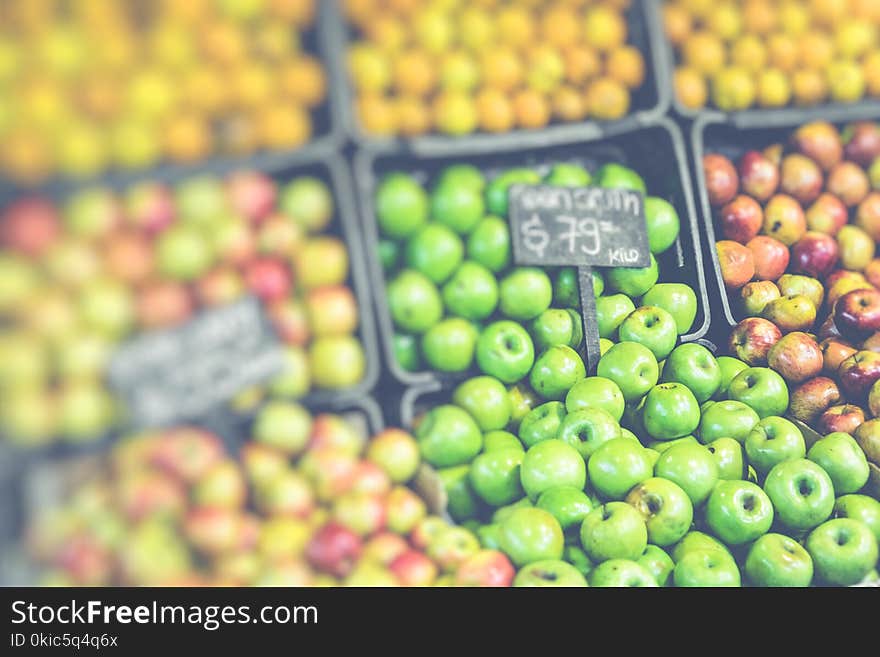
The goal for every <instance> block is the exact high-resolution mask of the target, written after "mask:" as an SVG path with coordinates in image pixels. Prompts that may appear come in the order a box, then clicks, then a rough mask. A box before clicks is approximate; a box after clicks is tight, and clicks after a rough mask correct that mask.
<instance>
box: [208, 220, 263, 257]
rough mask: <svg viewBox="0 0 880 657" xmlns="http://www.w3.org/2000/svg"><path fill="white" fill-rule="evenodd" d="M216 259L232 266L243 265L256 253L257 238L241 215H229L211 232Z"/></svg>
mask: <svg viewBox="0 0 880 657" xmlns="http://www.w3.org/2000/svg"><path fill="white" fill-rule="evenodd" d="M211 243H212V246H213V251H214V254H215V256H216V257H217V260H219V261H220V262H224V263H226V264H228V265H233V266H234V267H243V266H245V265H246V264H247V263H248V262H250V261H251V259H252V258H254V256H255V255H256V253H257V238H256V236H255V235H254V233H253V231H252V230H251V227H250V226H249V225H248V224H247V222H246V221H245V220H244V219H242V218H241V217H236V216H235V215H230V216H229V217H225V218H223V219H222V220H221V221H219V222H218V224H217V226H216V227H215V228H214V229H213V231H212V234H211Z"/></svg>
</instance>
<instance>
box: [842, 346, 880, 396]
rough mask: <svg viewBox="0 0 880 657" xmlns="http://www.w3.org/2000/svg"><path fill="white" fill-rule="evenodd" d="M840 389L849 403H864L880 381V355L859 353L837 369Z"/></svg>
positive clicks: (872, 352)
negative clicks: (875, 383)
mask: <svg viewBox="0 0 880 657" xmlns="http://www.w3.org/2000/svg"><path fill="white" fill-rule="evenodd" d="M837 379H838V381H839V382H840V389H841V390H842V391H843V394H844V395H846V398H847V399H848V400H849V401H853V402H862V401H864V400H865V399H866V398H867V396H868V391H869V390H870V389H871V386H872V385H874V382H875V381H877V380H878V379H880V354H878V353H877V352H875V351H857V352H856V353H854V354H853V355H852V356H849V357H848V358H846V360H844V361H843V362H842V363H841V364H840V366H839V367H838V368H837Z"/></svg>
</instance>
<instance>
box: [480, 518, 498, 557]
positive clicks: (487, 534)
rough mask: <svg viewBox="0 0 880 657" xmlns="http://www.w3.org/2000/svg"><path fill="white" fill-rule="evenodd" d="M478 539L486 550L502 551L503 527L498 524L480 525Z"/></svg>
mask: <svg viewBox="0 0 880 657" xmlns="http://www.w3.org/2000/svg"><path fill="white" fill-rule="evenodd" d="M476 534H477V538H478V539H479V541H480V545H482V546H483V548H484V549H486V550H500V549H501V525H500V524H498V523H494V522H492V523H489V524H488V525H480V526H479V527H477V532H476Z"/></svg>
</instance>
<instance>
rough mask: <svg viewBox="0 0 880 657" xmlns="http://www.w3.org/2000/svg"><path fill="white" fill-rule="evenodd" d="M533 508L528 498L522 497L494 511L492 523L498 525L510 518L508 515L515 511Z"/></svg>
mask: <svg viewBox="0 0 880 657" xmlns="http://www.w3.org/2000/svg"><path fill="white" fill-rule="evenodd" d="M534 506H535V505H534V504H532V501H531V500H530V499H529V498H528V497H523V498H522V499H519V500H517V501H516V502H513V503H512V504H505V505H504V506H501V507H498V508H497V509H495V511H494V512H493V513H492V522H493V523H498V524H500V523H502V522H504V521H505V520H506V519H507V518H508V517H510V514H511V513H513V512H514V511H516V510H517V509H531V508H533V507H534Z"/></svg>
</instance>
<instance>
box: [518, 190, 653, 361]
mask: <svg viewBox="0 0 880 657" xmlns="http://www.w3.org/2000/svg"><path fill="white" fill-rule="evenodd" d="M508 200H509V207H510V232H511V239H512V242H513V257H514V260H515V262H516V263H517V264H518V265H535V266H569V267H578V279H579V282H580V293H581V314H582V316H583V320H584V344H585V357H586V363H587V367H588V368H589V370H590V371H594V370H595V367H596V363H597V362H598V360H599V333H598V328H597V326H596V299H595V297H594V295H593V277H592V268H593V267H594V266H595V267H647V266H649V265H650V264H651V250H650V247H649V244H648V230H647V227H646V225H645V199H644V197H643V196H642V194H641V192H637V191H634V190H630V189H606V188H604V187H557V186H554V185H512V186H511V187H510V189H509V190H508Z"/></svg>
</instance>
